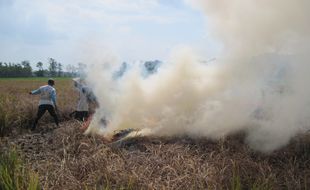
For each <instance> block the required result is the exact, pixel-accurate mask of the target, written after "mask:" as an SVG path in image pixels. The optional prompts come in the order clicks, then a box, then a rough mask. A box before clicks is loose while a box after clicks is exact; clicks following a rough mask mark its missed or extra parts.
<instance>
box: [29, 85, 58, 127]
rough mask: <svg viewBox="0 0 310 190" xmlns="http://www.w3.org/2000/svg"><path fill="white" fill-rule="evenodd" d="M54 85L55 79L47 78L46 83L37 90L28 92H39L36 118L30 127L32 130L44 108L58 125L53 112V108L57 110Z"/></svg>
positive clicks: (32, 93) (34, 93) (35, 93)
mask: <svg viewBox="0 0 310 190" xmlns="http://www.w3.org/2000/svg"><path fill="white" fill-rule="evenodd" d="M54 85H55V81H54V80H53V79H49V80H48V81H47V85H44V86H41V87H40V88H38V89H37V90H33V91H31V92H29V94H31V95H37V94H40V101H39V109H38V113H37V116H36V119H35V121H34V123H33V125H32V127H31V130H32V131H33V130H35V129H36V126H37V124H38V121H39V120H40V118H41V117H42V116H43V115H44V113H45V112H46V110H47V111H48V112H49V113H50V115H51V116H52V117H53V118H54V120H55V123H56V125H57V126H59V122H58V117H57V115H56V112H55V110H57V105H56V90H55V88H54V87H53V86H54Z"/></svg>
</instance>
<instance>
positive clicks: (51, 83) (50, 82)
mask: <svg viewBox="0 0 310 190" xmlns="http://www.w3.org/2000/svg"><path fill="white" fill-rule="evenodd" d="M47 84H49V85H51V86H53V85H54V84H55V81H54V79H48V81H47Z"/></svg>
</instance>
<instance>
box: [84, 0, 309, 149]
mask: <svg viewBox="0 0 310 190" xmlns="http://www.w3.org/2000/svg"><path fill="white" fill-rule="evenodd" d="M187 3H188V4H189V5H191V6H193V7H196V8H198V9H200V10H202V11H203V12H204V13H205V14H206V19H207V24H208V26H209V28H211V34H212V35H213V37H214V38H216V39H217V40H218V41H219V42H220V43H221V44H222V45H223V50H222V53H221V54H220V56H219V57H218V58H217V59H216V61H215V62H212V63H207V64H205V63H202V62H199V61H198V57H197V56H196V55H195V53H194V52H192V50H191V49H190V48H176V49H175V50H174V52H172V53H171V58H170V59H169V60H168V61H166V62H165V63H164V64H163V65H162V66H161V67H160V68H158V71H157V73H156V74H153V75H150V76H149V77H146V78H145V77H141V68H140V65H139V64H132V65H131V67H130V68H129V69H127V70H126V72H125V74H124V75H123V76H122V77H121V78H119V79H118V80H115V79H113V77H111V76H112V73H113V71H115V70H116V68H117V65H119V63H118V62H117V61H116V59H114V58H113V57H108V56H107V57H106V58H104V60H108V61H106V62H105V63H101V64H95V65H94V66H92V67H90V68H89V71H88V72H89V75H88V81H89V82H90V84H91V85H92V87H93V88H94V92H95V94H96V95H97V97H98V100H99V103H100V108H99V109H98V110H97V112H96V114H95V116H94V119H93V121H92V123H91V125H90V127H89V129H88V131H87V132H88V133H91V132H95V133H100V134H103V135H106V136H108V135H110V134H111V133H113V131H115V130H119V129H126V128H135V129H141V130H142V132H144V134H152V135H162V136H171V135H184V134H185V135H190V136H192V137H197V136H200V137H201V136H203V137H207V138H212V139H218V138H223V137H225V136H227V135H230V134H233V133H236V132H240V131H242V132H245V133H246V134H247V137H246V141H247V142H248V143H249V145H250V146H251V147H253V148H254V149H256V150H260V151H264V152H270V151H272V150H274V149H277V148H279V147H282V146H284V145H285V144H287V143H288V142H289V140H290V139H291V138H292V137H294V136H295V135H297V134H298V133H301V132H304V131H307V130H309V129H310V128H309V126H310V123H309V122H310V119H309V113H310V101H309V98H308V97H310V89H309V88H308V86H307V81H310V75H309V74H308V71H310V68H309V67H310V66H309V64H308V60H309V58H310V56H309V55H310V54H309V45H308V44H310V43H309V42H310V37H309V34H310V25H309V24H308V22H309V18H310V10H309V8H310V2H309V1H307V0H295V1H292V0H272V1H270V0H235V1H231V0H223V1H217V0H188V1H187ZM207 45H208V44H206V46H207ZM103 117H105V118H106V119H107V120H108V125H107V126H104V125H103V124H102V123H100V121H101V120H102V118H103Z"/></svg>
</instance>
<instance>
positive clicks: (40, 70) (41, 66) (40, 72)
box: [36, 61, 44, 77]
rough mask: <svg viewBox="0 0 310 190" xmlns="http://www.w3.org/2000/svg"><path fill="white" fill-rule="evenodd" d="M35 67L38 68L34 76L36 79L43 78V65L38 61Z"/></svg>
mask: <svg viewBox="0 0 310 190" xmlns="http://www.w3.org/2000/svg"><path fill="white" fill-rule="evenodd" d="M36 66H37V67H38V71H37V72H36V75H37V76H38V77H43V76H44V70H43V63H42V62H40V61H39V62H38V63H37V65H36Z"/></svg>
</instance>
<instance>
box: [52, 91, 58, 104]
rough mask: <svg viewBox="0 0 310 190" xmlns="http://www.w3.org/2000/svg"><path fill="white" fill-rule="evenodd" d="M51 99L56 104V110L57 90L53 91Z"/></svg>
mask: <svg viewBox="0 0 310 190" xmlns="http://www.w3.org/2000/svg"><path fill="white" fill-rule="evenodd" d="M51 99H52V101H53V103H54V106H55V108H56V107H57V106H56V90H53V91H52V94H51Z"/></svg>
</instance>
